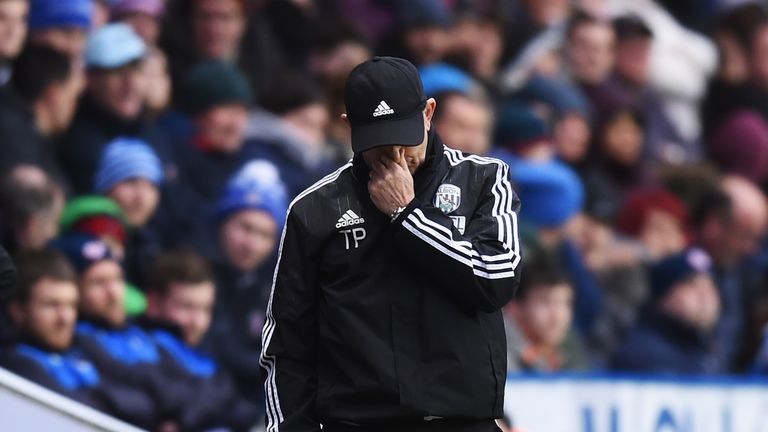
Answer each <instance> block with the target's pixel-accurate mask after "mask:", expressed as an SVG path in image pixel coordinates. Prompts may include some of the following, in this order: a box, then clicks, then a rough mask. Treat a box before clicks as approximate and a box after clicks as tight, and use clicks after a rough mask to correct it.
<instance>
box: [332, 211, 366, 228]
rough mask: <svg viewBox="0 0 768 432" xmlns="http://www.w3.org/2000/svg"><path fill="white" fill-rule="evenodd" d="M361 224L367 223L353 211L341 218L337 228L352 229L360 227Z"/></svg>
mask: <svg viewBox="0 0 768 432" xmlns="http://www.w3.org/2000/svg"><path fill="white" fill-rule="evenodd" d="M361 223H365V219H363V218H361V217H360V216H358V215H357V213H355V212H353V211H352V210H347V211H346V212H345V213H344V214H343V215H341V217H340V218H339V221H338V222H337V223H336V228H344V227H351V226H354V225H360V224H361Z"/></svg>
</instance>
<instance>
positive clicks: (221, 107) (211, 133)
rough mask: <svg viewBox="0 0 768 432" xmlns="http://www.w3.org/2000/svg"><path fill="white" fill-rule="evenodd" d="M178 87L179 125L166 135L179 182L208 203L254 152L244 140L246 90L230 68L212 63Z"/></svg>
mask: <svg viewBox="0 0 768 432" xmlns="http://www.w3.org/2000/svg"><path fill="white" fill-rule="evenodd" d="M181 88H182V93H181V96H180V97H181V98H182V102H181V109H182V111H183V113H184V116H183V117H182V120H181V121H180V123H181V124H182V126H179V127H177V128H176V129H174V130H171V132H170V133H171V134H175V136H173V141H174V142H175V145H176V147H175V158H176V160H177V162H178V164H179V179H180V182H181V183H182V184H184V185H185V186H186V187H189V188H191V190H192V191H194V193H195V194H196V195H197V196H198V197H199V198H200V199H202V201H203V202H204V203H206V204H212V203H213V202H214V201H215V200H216V198H218V196H219V194H221V192H222V191H223V190H224V186H225V184H226V182H227V180H228V179H229V177H230V176H231V175H232V174H234V173H235V172H236V171H237V170H238V169H239V168H240V167H241V166H242V165H243V164H244V163H245V161H246V160H247V158H248V156H249V154H250V153H249V152H251V151H253V148H252V147H251V146H249V145H247V144H246V140H245V133H246V127H247V122H248V108H249V107H250V105H251V101H252V98H251V90H250V86H249V85H248V81H247V80H246V79H245V77H244V76H243V75H242V74H241V73H240V72H239V71H238V70H237V69H235V68H234V67H232V66H230V65H229V64H227V63H224V62H219V61H211V62H207V63H203V64H200V65H198V66H196V67H195V68H194V69H192V70H191V71H189V73H188V75H187V76H186V77H185V79H184V81H183V83H182V84H181ZM203 172H204V173H206V174H205V175H204V176H201V175H200V173H203ZM198 216H200V215H198Z"/></svg>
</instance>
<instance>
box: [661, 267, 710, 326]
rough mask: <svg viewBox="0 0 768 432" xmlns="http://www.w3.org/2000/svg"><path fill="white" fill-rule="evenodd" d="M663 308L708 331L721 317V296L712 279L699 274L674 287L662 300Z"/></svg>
mask: <svg viewBox="0 0 768 432" xmlns="http://www.w3.org/2000/svg"><path fill="white" fill-rule="evenodd" d="M662 308H663V309H664V310H666V311H667V312H669V313H671V314H673V315H675V316H677V317H678V318H680V319H682V320H683V321H685V322H687V323H688V324H690V325H693V326H695V327H696V328H698V329H700V330H703V331H708V330H711V329H712V328H713V327H714V326H715V324H717V320H718V318H719V317H720V296H719V294H718V292H717V288H716V287H715V284H714V282H713V281H712V278H711V277H710V276H709V275H707V274H698V275H696V276H693V277H691V278H689V279H687V280H685V281H683V282H679V283H678V284H676V285H675V286H674V287H672V289H671V290H670V292H669V293H668V294H667V295H666V297H665V298H664V299H663V300H662Z"/></svg>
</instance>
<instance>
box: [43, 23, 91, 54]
mask: <svg viewBox="0 0 768 432" xmlns="http://www.w3.org/2000/svg"><path fill="white" fill-rule="evenodd" d="M30 39H31V40H32V41H33V42H35V43H37V44H41V45H46V46H49V47H51V48H54V49H56V50H58V51H61V52H63V53H65V54H67V55H69V56H70V58H72V59H82V58H83V53H84V52H85V43H86V41H87V39H88V33H87V32H86V31H85V30H83V29H81V28H76V27H54V28H49V29H44V30H35V31H34V32H31V33H30Z"/></svg>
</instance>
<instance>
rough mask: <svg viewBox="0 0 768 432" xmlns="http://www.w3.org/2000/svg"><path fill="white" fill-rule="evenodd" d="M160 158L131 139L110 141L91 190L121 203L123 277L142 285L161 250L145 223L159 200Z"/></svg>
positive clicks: (119, 204) (145, 145) (150, 149)
mask: <svg viewBox="0 0 768 432" xmlns="http://www.w3.org/2000/svg"><path fill="white" fill-rule="evenodd" d="M161 170H162V167H161V165H160V159H159V158H158V157H157V155H156V154H155V152H154V151H153V150H152V148H151V147H149V146H148V145H147V144H146V143H144V142H143V141H141V140H138V139H133V138H122V137H121V138H117V139H115V140H113V141H111V142H110V143H109V144H108V145H107V146H106V147H105V148H104V153H103V154H102V155H101V161H100V162H99V167H98V169H97V171H96V175H95V179H94V180H95V181H94V190H95V191H96V192H98V193H101V194H104V195H106V196H107V197H109V198H111V199H112V200H114V201H115V203H117V205H118V206H120V209H121V210H122V214H123V215H124V216H125V221H126V222H127V225H128V226H127V228H128V229H127V233H126V238H125V241H124V244H125V258H124V260H123V265H124V268H125V270H126V279H127V280H128V281H130V282H131V283H134V284H137V285H139V286H144V282H146V276H147V266H148V265H149V263H150V262H152V261H153V260H154V258H155V257H156V256H157V255H158V254H159V253H160V249H161V247H160V238H159V235H158V234H157V233H155V232H154V231H153V230H152V229H151V228H150V227H149V226H148V225H149V222H150V219H151V218H152V217H153V216H154V214H155V212H156V210H157V207H158V204H159V201H160V186H161V183H162V181H163V173H162V171H161Z"/></svg>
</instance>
